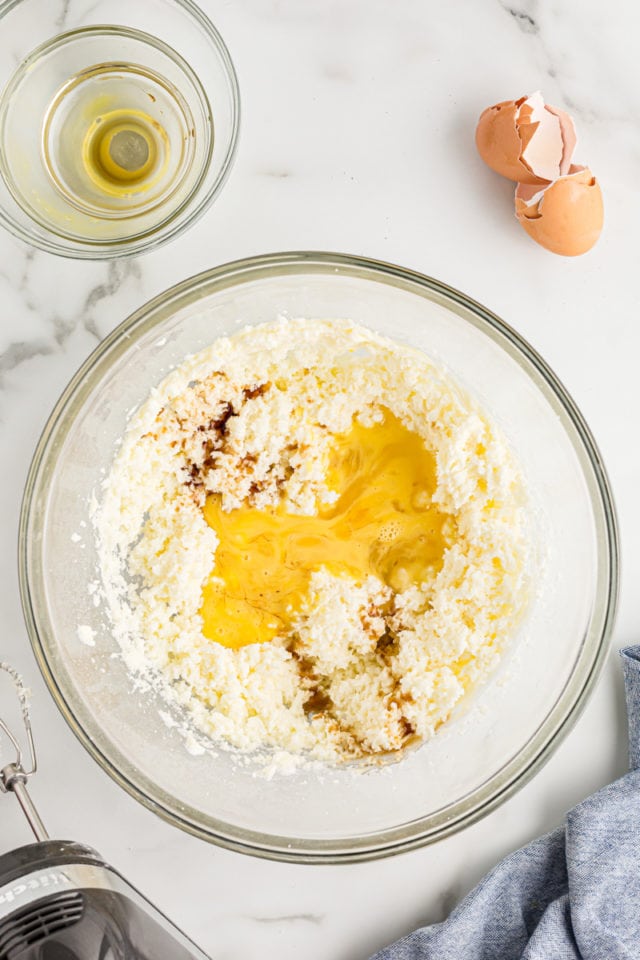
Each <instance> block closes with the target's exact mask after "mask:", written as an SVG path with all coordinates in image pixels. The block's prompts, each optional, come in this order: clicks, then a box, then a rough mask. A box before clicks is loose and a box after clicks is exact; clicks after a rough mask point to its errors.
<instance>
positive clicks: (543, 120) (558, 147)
mask: <svg viewBox="0 0 640 960" xmlns="http://www.w3.org/2000/svg"><path fill="white" fill-rule="evenodd" d="M576 139H577V138H576V132H575V127H574V124H573V120H572V119H571V117H570V116H569V115H568V114H567V113H565V112H564V111H563V110H558V109H557V108H556V107H551V106H548V105H547V104H545V102H544V99H543V97H542V94H541V93H540V92H539V91H538V92H536V93H533V94H531V96H529V97H521V98H520V99H519V100H504V101H503V102H502V103H497V104H495V105H494V106H493V107H488V108H487V109H486V110H484V111H483V112H482V114H481V115H480V119H479V121H478V126H477V128H476V146H477V148H478V153H479V154H480V156H481V157H482V159H483V160H484V162H485V163H486V164H487V166H489V167H491V169H492V170H495V171H496V173H499V174H501V175H502V176H503V177H507V178H508V179H509V180H515V181H516V182H517V183H527V184H537V185H542V184H547V183H550V182H551V181H552V180H554V179H555V178H556V177H558V176H561V175H562V174H564V173H566V172H567V171H568V169H569V166H570V164H571V158H572V156H573V151H574V149H575V146H576Z"/></svg>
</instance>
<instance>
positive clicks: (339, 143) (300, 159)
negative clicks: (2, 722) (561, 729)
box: [0, 0, 640, 960]
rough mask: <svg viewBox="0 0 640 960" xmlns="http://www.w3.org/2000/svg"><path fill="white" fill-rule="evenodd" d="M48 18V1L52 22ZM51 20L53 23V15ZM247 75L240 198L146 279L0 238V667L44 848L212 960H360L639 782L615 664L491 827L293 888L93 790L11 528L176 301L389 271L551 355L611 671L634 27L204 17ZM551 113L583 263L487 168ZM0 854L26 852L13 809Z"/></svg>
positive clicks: (504, 8)
mask: <svg viewBox="0 0 640 960" xmlns="http://www.w3.org/2000/svg"><path fill="white" fill-rule="evenodd" d="M52 2H54V0H52ZM56 2H60V3H62V0H56ZM202 6H203V7H205V9H206V10H207V12H208V13H209V14H210V15H211V17H212V19H213V20H214V21H215V23H216V25H217V26H218V28H219V29H220V31H221V33H222V35H223V36H224V38H225V40H226V41H227V43H228V45H229V48H230V50H231V53H232V56H233V58H234V60H235V63H236V66H237V69H238V74H239V80H240V86H241V93H242V101H243V129H242V133H241V138H240V147H239V152H238V157H237V161H236V164H235V168H234V170H233V172H232V176H231V179H230V181H229V183H228V184H227V186H226V188H225V190H224V191H223V193H222V195H221V197H220V198H219V200H218V201H217V202H216V204H215V205H214V207H213V208H212V209H211V210H210V211H209V212H208V214H207V215H206V216H205V217H204V219H203V220H201V221H200V223H198V225H197V226H196V227H195V228H194V229H193V230H191V231H190V232H189V233H187V234H186V235H184V236H182V237H181V238H180V239H179V240H177V241H176V242H174V243H173V244H171V245H169V246H168V247H164V248H163V249H161V250H159V251H158V252H155V253H153V254H151V255H149V256H147V257H145V258H143V259H139V260H134V261H132V262H125V263H113V264H108V263H102V264H91V263H82V262H73V261H71V260H61V259H57V258H54V257H51V256H49V255H47V254H44V253H40V252H36V251H34V250H31V249H29V248H27V247H26V246H24V245H23V244H22V243H20V242H18V241H15V240H13V239H12V238H11V237H9V236H7V235H4V234H3V235H2V236H0V302H1V304H2V311H1V321H0V386H1V393H0V456H1V458H2V464H3V470H2V480H1V484H2V485H1V488H0V496H1V500H2V502H3V503H4V511H3V513H4V522H3V525H2V532H1V537H2V540H1V542H0V589H1V590H2V601H1V605H0V609H1V611H2V641H1V648H0V649H1V652H2V656H3V657H5V658H6V659H8V660H10V661H11V662H12V663H13V664H14V665H15V666H16V667H18V668H19V669H20V670H21V671H22V672H23V673H24V675H25V677H26V678H27V680H28V682H29V684H30V685H31V687H32V689H33V691H34V699H35V703H34V710H33V712H34V725H35V730H36V736H37V740H38V743H39V746H40V754H41V760H42V770H41V772H40V773H39V774H38V778H37V780H36V781H35V782H34V785H33V795H34V797H35V799H36V800H37V802H38V804H39V806H40V807H41V810H42V814H43V816H44V818H45V820H46V822H47V824H48V825H49V827H50V830H51V832H52V833H53V834H54V835H58V836H69V837H73V838H75V839H78V840H83V841H85V842H87V843H89V844H91V845H93V846H95V847H97V848H98V849H99V850H100V851H101V852H102V853H103V855H104V856H105V857H106V858H107V859H109V860H110V861H111V862H112V863H113V864H114V865H115V866H116V867H118V868H119V869H120V870H121V871H122V872H124V874H125V875H126V876H128V877H129V878H130V879H131V880H132V881H133V882H134V883H136V884H137V885H138V886H139V887H140V888H141V889H142V890H143V891H144V892H145V893H146V894H147V895H148V896H149V897H150V898H151V899H152V900H153V901H155V902H156V903H157V904H158V905H159V906H160V907H162V908H163V909H165V910H166V911H167V912H168V913H169V915H170V916H171V917H172V918H173V919H175V921H176V922H177V923H178V924H179V925H180V926H182V927H183V928H184V930H185V931H186V932H188V933H189V934H190V935H191V936H192V937H193V938H194V939H195V940H196V941H197V942H198V943H200V944H201V945H202V947H203V948H204V949H205V951H206V952H207V953H210V954H211V956H212V957H214V958H216V960H254V958H258V957H276V956H277V957H278V958H280V960H289V958H294V957H298V956H300V955H304V956H305V958H306V960H359V958H362V960H365V958H366V957H368V956H369V954H370V953H371V952H372V951H373V950H374V949H376V948H378V947H380V946H382V945H383V944H385V943H386V942H388V941H389V940H391V939H394V938H396V937H397V936H399V935H400V934H402V933H404V932H406V931H408V930H409V929H411V928H412V927H414V926H416V925H418V924H422V923H425V922H429V921H436V920H439V919H441V918H442V917H443V916H444V915H445V914H446V913H447V912H448V911H449V909H450V908H451V907H452V906H453V905H454V904H455V903H456V902H457V901H458V900H459V898H460V897H461V896H462V895H463V894H464V893H465V892H466V891H467V890H469V889H470V887H471V886H472V885H473V884H475V883H476V881H477V880H478V879H479V878H480V877H481V875H482V874H483V873H484V872H485V871H486V870H487V869H488V868H489V867H490V866H491V865H492V864H493V863H494V862H495V861H496V860H497V859H499V858H500V857H502V856H503V855H504V854H505V853H507V852H508V851H509V850H511V849H513V848H515V847H517V846H519V845H521V844H523V843H525V842H526V841H527V840H529V839H530V838H532V837H534V836H535V835H537V834H539V833H541V832H544V831H546V830H549V829H551V828H552V827H554V826H556V825H557V824H559V823H560V822H561V821H562V817H563V813H564V811H565V810H566V809H567V808H568V807H570V806H571V805H572V804H574V803H576V802H577V801H578V800H580V799H581V798H582V797H584V796H585V795H586V794H588V793H589V792H591V791H593V790H594V789H595V788H597V787H598V786H600V785H601V784H604V783H605V782H607V781H609V780H611V779H612V778H614V777H616V776H618V775H619V774H621V773H622V772H623V771H624V769H625V763H626V744H625V715H624V709H623V702H622V683H621V677H620V671H619V668H618V658H617V655H616V653H615V649H614V650H612V652H611V655H610V657H609V660H608V663H607V666H606V668H605V671H604V673H603V676H602V678H601V680H600V682H599V684H598V687H597V690H596V692H595V693H594V695H593V697H592V698H591V700H590V702H589V704H588V706H587V708H586V710H585V712H584V714H583V715H582V717H581V719H580V721H579V722H578V724H577V725H576V727H575V728H574V729H573V731H572V732H571V733H570V735H569V736H568V737H567V739H566V740H565V742H564V743H563V744H562V746H561V747H560V749H559V750H558V751H557V752H556V753H555V755H554V756H553V758H552V759H551V760H550V762H549V763H548V764H547V765H546V766H545V767H544V769H543V770H542V771H541V772H540V773H539V774H538V775H537V776H536V777H535V778H534V779H533V781H532V782H531V783H529V784H528V785H527V786H526V787H525V788H524V789H523V790H521V791H520V793H518V794H517V795H516V796H515V797H513V798H512V799H511V800H509V801H508V802H507V803H506V804H504V805H503V806H502V807H501V808H500V809H499V810H498V811H496V812H494V813H493V814H492V815H490V816H489V817H487V818H486V819H485V820H483V821H481V822H480V823H478V824H476V825H475V826H473V827H471V828H469V829H467V830H465V831H464V832H463V833H462V834H458V835H457V836H455V837H453V838H451V839H448V840H445V841H443V842H441V843H438V844H436V845H435V846H431V847H428V848H426V849H423V850H420V851H417V852H413V853H410V854H405V855H403V856H400V857H396V858H394V859H390V860H383V861H380V862H376V863H370V864H361V865H353V866H342V867H303V866H291V865H285V864H278V863H270V862H265V861H260V860H256V859H252V858H249V857H245V856H240V855H238V854H233V853H229V852H227V851H225V850H220V849H217V848H215V847H213V846H210V845H208V844H206V843H204V842H202V841H200V840H196V839H194V838H192V837H189V836H186V835H184V834H182V833H180V832H179V831H178V830H177V829H175V828H174V827H171V826H168V825H166V824H165V823H163V822H162V821H161V820H159V819H158V818H157V817H155V816H154V815H153V814H152V813H150V812H149V811H147V810H145V809H143V808H142V807H141V806H139V805H138V804H137V803H136V802H135V801H134V800H132V799H130V798H129V797H128V796H127V795H125V793H124V792H123V791H121V790H120V789H119V788H118V787H117V786H116V785H115V784H114V783H112V781H111V780H110V779H109V778H108V777H107V776H106V774H104V773H102V772H101V770H100V769H99V768H98V767H97V765H96V764H95V763H94V762H93V760H91V759H90V757H89V756H88V754H86V753H85V751H84V750H83V748H82V747H81V746H80V744H79V743H78V742H77V741H76V739H75V738H74V736H73V735H72V733H71V732H70V731H69V729H68V728H67V726H66V724H65V723H64V721H63V719H62V718H61V716H60V715H59V714H58V712H57V710H56V708H55V707H54V705H53V702H52V700H51V698H50V696H49V694H48V693H47V691H46V689H45V687H44V685H43V683H42V681H41V679H40V677H39V674H38V671H37V668H36V665H35V662H34V660H33V657H32V655H31V651H30V648H29V645H28V642H27V639H26V633H25V629H24V626H23V621H22V614H21V611H20V603H19V596H18V584H17V576H16V538H17V522H18V512H19V504H20V497H21V493H22V486H23V482H24V478H25V475H26V471H27V468H28V464H29V460H30V457H31V453H32V450H33V448H34V445H35V443H36V440H37V437H38V434H39V431H40V430H41V428H42V426H43V424H44V422H45V420H46V418H47V416H48V413H49V410H50V408H51V407H52V405H53V403H54V401H55V399H56V398H57V396H58V394H59V392H60V391H61V390H62V388H63V386H64V385H65V383H66V382H67V380H68V379H69V377H70V376H71V374H72V373H73V372H74V370H75V369H76V367H77V366H78V365H79V364H80V362H81V361H82V360H84V358H85V357H86V356H87V355H88V354H89V352H90V351H91V350H92V349H93V348H94V347H95V345H96V343H97V342H98V339H99V338H100V337H102V336H104V335H105V334H106V333H107V332H108V331H110V330H111V329H112V328H113V327H114V326H115V325H116V324H117V323H118V322H119V321H120V320H122V319H123V318H124V317H125V316H126V315H127V314H129V313H130V312H131V311H132V310H133V309H134V308H136V307H138V306H139V305H140V304H141V303H143V302H144V301H145V300H147V299H148V298H150V297H151V296H154V295H155V294H156V293H158V292H159V291H161V290H162V289H163V288H165V287H167V286H168V285H170V284H172V283H174V282H176V281H178V280H181V279H183V278H184V277H186V276H188V275H190V274H193V273H196V272H198V271H200V270H203V269H205V268H207V267H210V266H212V265H215V264H218V263H222V262H224V261H227V260H231V259H234V258H236V257H241V256H246V255H249V254H254V253H260V252H265V251H276V250H285V249H300V248H308V249H327V250H338V251H343V252H351V253H361V254H366V255H370V256H373V257H379V258H382V259H386V260H391V261H395V262H397V263H400V264H404V265H406V266H409V267H413V268H416V269H418V270H420V271H423V272H425V273H428V274H431V275H433V276H435V277H438V278H440V279H442V280H444V281H446V282H448V283H450V284H452V285H453V286H456V287H459V288H460V289H461V290H463V291H465V292H466V293H468V294H470V295H471V296H472V297H474V298H476V299H478V300H480V301H481V302H483V303H485V304H486V305H487V306H489V307H490V308H492V309H493V310H494V311H496V312H497V313H498V314H499V315H501V316H502V317H503V318H504V319H505V320H507V321H508V322H509V323H511V324H512V325H513V326H515V327H516V328H517V329H518V330H519V331H520V332H521V333H522V334H524V336H525V337H526V338H527V339H528V340H529V341H530V342H531V343H532V344H533V345H534V346H535V347H536V348H537V349H538V350H539V351H540V352H541V353H542V355H543V356H544V357H545V358H546V359H547V361H549V362H550V364H551V365H552V366H553V367H554V369H555V370H556V372H557V373H558V375H559V376H560V378H561V379H562V380H563V381H564V382H565V384H566V386H567V387H568V388H569V390H570V392H571V393H572V394H573V396H574V398H575V399H576V401H577V402H578V404H579V405H580V406H581V408H582V410H583V412H584V414H585V415H586V417H587V419H588V421H589V423H590V425H591V427H592V429H593V431H594V433H595V436H596V438H597V440H598V442H599V444H600V446H601V450H602V453H603V456H604V459H605V462H606V464H607V466H608V469H609V472H610V475H611V479H612V483H613V488H614V493H615V496H616V500H617V505H618V510H619V516H620V524H621V531H622V546H623V579H622V594H621V604H620V612H619V617H618V623H617V628H616V631H615V635H614V643H613V647H614V648H618V647H620V646H623V645H625V644H628V643H631V642H633V641H634V640H636V639H638V636H639V635H640V589H638V584H640V505H639V497H638V489H639V488H640V444H639V443H638V409H639V408H640V392H639V386H638V385H639V383H640V377H639V375H638V353H639V351H640V309H639V308H640V303H639V301H640V293H639V292H638V291H639V289H640V288H639V285H638V280H637V274H638V266H639V265H638V251H639V249H640V247H639V244H638V229H639V227H638V224H640V194H639V193H638V189H637V182H638V168H639V166H640V113H639V112H638V107H637V90H638V87H639V85H640V60H638V58H637V56H636V52H637V51H636V49H635V37H637V34H638V31H639V30H640V7H639V6H638V5H634V4H631V3H629V2H625V0H609V2H608V3H606V4H604V5H603V4H601V3H600V2H598V0H582V2H581V3H579V4H578V3H565V4H558V3H555V4H550V3H548V4H542V3H539V2H537V0H514V2H513V4H512V3H510V2H509V0H502V2H498V0H449V2H448V3H446V4H445V3H436V2H435V0H431V2H427V0H397V2H395V3H390V2H388V0H349V2H347V0H243V2H233V0H206V2H205V0H203V2H202ZM537 88H541V89H542V90H543V92H544V94H545V95H546V97H547V99H548V100H549V101H550V102H551V103H554V104H557V105H558V106H562V107H565V108H567V109H569V110H570V111H571V112H572V113H573V115H574V117H575V118H576V120H577V122H578V127H579V132H580V135H581V140H580V145H579V152H578V158H579V159H584V160H587V161H588V162H589V163H590V165H591V166H592V168H593V169H594V171H595V172H596V174H597V175H598V176H599V178H600V181H601V183H602V186H603V191H604V196H605V203H606V227H605V232H604V234H603V236H602V238H601V241H600V243H599V244H598V246H597V247H596V248H595V249H594V250H593V251H592V252H591V253H590V254H588V255H587V256H585V257H583V258H580V259H577V260H574V261H568V260H564V259H561V258H558V257H554V256H552V255H551V254H548V253H546V252H545V251H544V250H542V249H541V248H539V247H537V246H536V245H535V244H534V243H533V242H532V241H531V240H529V239H528V237H527V236H526V235H525V233H524V232H523V231H522V230H521V229H520V228H519V227H518V225H517V224H516V222H515V220H513V219H512V217H511V213H512V188H511V187H510V185H509V184H508V183H507V182H506V181H502V180H500V178H498V177H496V176H494V175H493V174H491V172H490V171H488V170H487V169H485V168H484V167H483V166H482V164H481V163H480V161H479V160H478V158H477V157H476V155H475V152H474V147H473V130H474V125H475V120H476V117H477V115H478V114H479V112H480V110H481V109H482V108H483V107H485V106H487V105H489V104H491V103H494V102H496V101H497V100H502V99H505V98H509V97H514V96H518V95H520V94H522V93H525V92H530V91H532V90H535V89H537ZM0 803H2V812H1V817H0V852H4V851H5V850H8V849H10V848H12V847H14V846H17V845H19V844H21V843H24V842H27V841H28V840H29V835H28V831H27V828H26V825H25V824H24V823H23V821H22V819H21V817H20V816H19V813H18V812H17V810H14V804H13V803H12V802H11V800H10V799H4V800H2V798H0Z"/></svg>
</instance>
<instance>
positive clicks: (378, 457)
mask: <svg viewBox="0 0 640 960" xmlns="http://www.w3.org/2000/svg"><path fill="white" fill-rule="evenodd" d="M327 481H328V486H329V488H330V489H331V490H333V491H335V492H336V493H337V494H338V499H337V500H336V501H335V502H334V503H332V504H331V505H324V506H321V507H320V509H319V510H318V512H317V514H316V515H315V516H301V515H299V514H295V513H289V512H287V510H286V509H285V508H284V506H283V505H279V506H276V507H272V508H269V509H266V510H258V509H256V508H255V507H251V506H243V507H240V508H239V509H237V510H231V511H224V510H223V509H222V505H221V499H220V496H219V495H218V494H212V495H210V496H209V497H208V498H207V500H206V504H205V507H204V516H205V519H206V521H207V523H208V524H209V526H210V527H212V528H213V529H214V530H215V532H216V534H217V535H218V539H219V544H218V547H217V549H216V554H215V565H214V568H213V571H212V574H211V577H210V578H209V580H208V581H207V583H206V584H205V587H204V590H203V602H202V608H201V610H200V613H201V616H202V619H203V624H204V625H203V633H204V635H205V637H207V638H208V639H210V640H215V641H216V642H217V643H220V644H223V645H224V646H225V647H232V648H234V649H237V648H239V647H243V646H245V645H246V644H250V643H263V642H265V641H268V640H271V639H273V637H275V636H276V635H278V634H280V635H282V633H283V632H285V631H286V630H287V628H288V626H289V625H290V623H291V619H292V617H293V615H295V612H296V611H297V610H298V609H299V607H300V604H301V602H302V600H303V599H304V597H305V594H306V593H307V590H308V586H309V578H310V575H311V574H312V573H313V571H315V570H318V569H319V568H320V567H324V568H326V569H327V570H328V571H329V572H330V573H332V574H336V575H339V576H340V575H343V576H348V577H351V578H352V579H354V580H355V581H356V582H358V583H362V582H363V581H364V580H365V579H366V578H367V577H368V576H369V575H371V574H372V575H374V576H376V577H378V578H379V579H380V580H381V581H382V582H383V583H385V584H387V585H388V586H390V587H392V588H393V589H396V590H401V589H406V588H407V587H408V586H410V585H411V584H420V583H422V582H423V581H424V580H425V578H426V577H427V576H428V575H430V574H432V573H433V571H434V569H438V568H439V566H440V565H441V562H442V557H443V554H444V550H445V546H446V537H445V534H444V531H443V526H444V524H445V522H446V521H447V520H448V519H449V518H448V516H447V514H445V513H443V512H441V511H440V510H439V509H438V508H437V506H435V505H434V504H433V502H432V496H433V493H434V490H435V487H436V467H435V460H434V457H433V455H432V454H431V453H430V451H429V450H427V449H426V447H425V445H424V441H423V440H422V438H421V437H419V436H418V435H417V434H416V433H413V432H412V431H410V430H408V429H407V428H406V427H405V426H404V425H403V424H402V423H401V422H400V420H398V419H397V417H395V416H393V415H392V414H391V413H389V412H386V413H385V417H384V420H383V421H381V422H380V423H377V424H375V425H373V426H371V427H365V426H362V424H360V423H358V422H354V424H353V426H352V427H351V429H350V430H349V431H348V432H347V433H346V434H342V435H339V436H336V437H335V443H334V446H333V448H332V450H331V455H330V462H329V470H328V476H327Z"/></svg>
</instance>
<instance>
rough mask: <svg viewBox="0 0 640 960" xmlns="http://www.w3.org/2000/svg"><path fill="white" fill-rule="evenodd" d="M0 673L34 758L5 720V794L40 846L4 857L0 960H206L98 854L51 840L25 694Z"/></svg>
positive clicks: (0, 774)
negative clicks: (9, 756) (9, 752)
mask: <svg viewBox="0 0 640 960" xmlns="http://www.w3.org/2000/svg"><path fill="white" fill-rule="evenodd" d="M0 670H4V671H5V672H6V673H8V674H9V676H10V677H11V678H12V679H13V682H14V683H15V685H16V688H17V691H18V698H19V701H20V708H21V713H22V719H23V722H24V726H25V732H26V740H27V744H28V752H29V754H30V757H29V761H28V762H27V764H26V766H25V763H24V757H23V751H22V748H21V746H20V741H19V739H18V738H17V737H16V736H15V735H14V734H13V733H12V732H11V730H10V729H9V727H8V726H7V724H6V723H5V722H4V721H3V720H2V718H0V734H4V735H5V737H6V738H8V740H9V742H10V744H11V745H12V747H13V750H15V759H14V760H13V761H12V762H11V763H8V764H7V765H5V766H2V767H1V768H0V791H1V792H3V793H9V792H11V793H13V794H14V795H15V797H16V798H17V800H18V803H19V804H20V806H21V807H22V810H23V812H24V814H25V816H26V818H27V820H28V822H29V825H30V827H31V829H32V830H33V833H34V834H35V837H36V841H37V842H36V843H31V844H29V845H27V846H25V847H19V848H18V849H17V850H14V851H12V852H11V853H5V854H4V855H3V856H0V960H208V958H207V957H206V954H204V953H202V951H201V950H199V949H198V947H196V945H195V944H194V943H192V942H191V941H190V940H189V939H188V938H187V937H185V935H184V934H183V933H181V931H180V930H178V929H177V927H175V926H174V925H173V924H172V923H171V922H170V921H169V920H168V919H167V918H166V917H165V916H164V914H162V913H161V912H160V911H159V910H157V909H156V908H155V907H154V906H153V904H151V903H150V902H149V901H148V900H146V899H145V898H144V897H143V896H142V895H141V894H140V893H138V891H137V890H135V889H134V888H133V887H132V886H131V885H130V884H129V883H128V882H127V881H126V880H125V879H124V878H123V877H122V876H121V875H120V874H119V873H117V872H116V871H115V870H114V869H113V868H112V867H110V866H109V865H108V864H107V863H105V861H104V860H103V859H102V858H101V857H100V855H99V854H98V853H96V851H95V850H92V849H91V847H86V846H84V845H83V844H80V843H74V842H70V841H66V840H51V839H49V835H48V833H47V831H46V829H45V827H44V824H43V823H42V820H41V819H40V816H39V814H38V811H37V810H36V808H35V806H34V804H33V802H32V800H31V798H30V796H29V793H28V790H27V780H28V779H29V777H30V776H32V775H33V774H34V773H35V772H36V768H37V761H36V751H35V746H34V741H33V734H32V731H31V721H30V718H29V708H28V702H27V694H26V691H25V688H24V685H23V683H22V680H21V678H20V675H19V674H18V673H17V672H16V671H15V670H14V669H13V668H12V667H10V666H8V665H7V664H5V663H0ZM1 763H2V754H1V753H0V764H1Z"/></svg>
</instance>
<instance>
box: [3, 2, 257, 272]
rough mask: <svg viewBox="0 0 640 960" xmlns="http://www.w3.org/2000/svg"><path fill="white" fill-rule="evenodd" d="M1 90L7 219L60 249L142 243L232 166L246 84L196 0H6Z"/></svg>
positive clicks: (197, 210) (177, 218) (185, 217)
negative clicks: (57, 0)
mask: <svg viewBox="0 0 640 960" xmlns="http://www.w3.org/2000/svg"><path fill="white" fill-rule="evenodd" d="M0 89H1V90H2V93H0V222H1V223H2V224H3V225H4V226H5V227H7V229H9V230H10V231H11V232H12V233H14V234H16V235H17V236H19V237H21V238H22V239H23V240H26V241H28V242H29V243H32V244H34V245H35V246H38V247H41V248H42V249H44V250H48V251H49V252H51V253H57V254H61V255H63V256H70V257H79V258H87V259H101V258H116V257H125V256H132V255H135V254H140V253H143V252H144V251H146V250H149V249H151V248H153V247H156V246H158V245H159V244H161V243H164V242H166V241H167V240H169V239H171V238H172V237H175V236H176V235H177V234H179V233H181V232H182V231H183V230H185V229H186V228H187V227H188V226H190V225H191V224H192V223H193V222H194V221H195V220H196V219H197V218H198V217H199V216H200V215H201V214H202V213H203V212H204V211H205V210H206V209H207V207H208V206H209V205H210V204H211V202H212V201H213V199H214V197H215V196H216V194H217V193H218V191H219V190H220V188H221V187H222V184H223V183H224V181H225V179H226V177H227V174H228V172H229V169H230V165H231V162H232V159H233V156H234V152H235V147H236V142H237V136H238V124H239V94H238V83H237V79H236V75H235V72H234V69H233V64H232V62H231V58H230V56H229V53H228V51H227V49H226V47H225V45H224V43H223V41H222V38H221V37H220V35H219V34H218V32H217V30H216V29H215V27H214V26H213V24H212V23H211V22H210V20H209V19H208V18H207V17H206V16H205V14H204V13H203V12H202V11H201V10H200V8H199V7H198V6H197V5H196V4H195V3H193V2H192V0H67V2H66V3H64V4H56V3H53V2H52V0H8V2H5V3H2V2H0ZM114 149H115V153H114ZM114 158H115V159H116V160H119V161H120V162H118V163H115V164H114ZM105 164H106V165H105Z"/></svg>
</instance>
